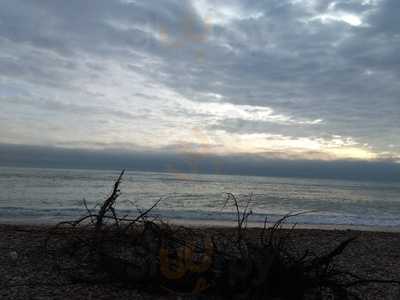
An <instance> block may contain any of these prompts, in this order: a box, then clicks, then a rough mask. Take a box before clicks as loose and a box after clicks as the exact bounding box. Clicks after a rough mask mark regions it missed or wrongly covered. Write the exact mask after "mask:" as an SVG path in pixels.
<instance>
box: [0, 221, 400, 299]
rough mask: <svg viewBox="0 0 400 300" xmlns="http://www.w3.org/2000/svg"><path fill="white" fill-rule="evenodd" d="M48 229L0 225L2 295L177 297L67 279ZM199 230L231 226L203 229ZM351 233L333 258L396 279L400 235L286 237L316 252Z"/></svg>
mask: <svg viewBox="0 0 400 300" xmlns="http://www.w3.org/2000/svg"><path fill="white" fill-rule="evenodd" d="M49 229H50V226H49V225H26V224H25V225H11V224H6V225H5V224H4V225H0V252H1V255H0V298H1V299H177V296H176V295H174V294H168V293H166V294H162V295H159V294H155V295H152V294H149V293H143V292H139V291H136V290H132V289H124V288H121V287H119V286H116V285H93V284H85V283H74V282H69V281H68V279H67V278H63V276H62V275H60V273H59V272H58V271H57V270H56V269H55V268H54V261H52V259H51V258H50V257H49V256H48V255H47V254H46V251H45V248H44V241H45V239H46V237H47V236H48V234H49ZM202 230H208V231H214V230H217V231H232V230H234V229H233V228H226V227H205V228H203V229H202ZM260 230H261V229H260V228H249V229H248V232H247V233H248V234H249V235H250V236H252V237H253V238H254V239H255V238H256V237H257V236H258V234H259V233H260ZM283 231H285V230H283ZM354 236H356V237H357V239H356V240H355V241H353V242H352V243H351V244H350V245H349V246H348V247H347V248H346V249H345V250H344V252H343V254H342V255H340V256H338V257H337V259H336V264H337V265H338V266H339V267H340V268H341V269H343V270H347V271H351V272H352V273H355V274H357V275H359V276H362V277H364V278H374V279H394V280H399V279H400V234H399V233H397V232H379V231H358V230H322V229H296V230H294V231H293V233H292V234H291V237H290V239H291V241H293V245H295V247H296V249H297V250H298V251H299V252H302V251H304V250H306V249H309V250H311V251H314V252H315V253H317V254H318V253H325V252H327V251H329V250H332V248H334V247H335V246H336V245H337V244H339V243H340V242H341V241H344V240H345V239H347V238H350V237H354ZM358 291H359V293H360V294H361V295H362V296H363V299H386V300H390V299H399V296H400V290H399V287H398V286H396V285H393V284H376V283H375V284H370V285H368V286H365V287H362V288H360V289H359V290H358ZM188 299H192V298H190V297H189V298H188Z"/></svg>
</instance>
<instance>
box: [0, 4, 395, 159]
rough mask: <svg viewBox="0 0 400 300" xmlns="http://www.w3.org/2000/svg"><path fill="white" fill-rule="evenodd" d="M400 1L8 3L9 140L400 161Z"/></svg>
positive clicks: (3, 115)
mask: <svg viewBox="0 0 400 300" xmlns="http://www.w3.org/2000/svg"><path fill="white" fill-rule="evenodd" d="M399 9H400V1H398V0H346V1H344V0H338V1H330V0H303V1H300V0H266V1H260V0H246V1H244V0H242V1H238V0H229V1H225V0H219V1H212V0H187V1H183V0H162V1H161V0H157V1H155V0H146V1H145V0H97V1H89V0H69V1H61V0H56V1H55V0H30V1H22V0H2V1H0V103H1V110H0V144H2V145H3V148H4V149H11V148H7V147H8V146H10V147H11V146H13V147H14V146H18V145H20V147H22V148H20V149H25V148H26V147H37V148H35V149H44V148H46V147H47V148H46V149H64V150H65V149H67V150H74V149H79V150H80V151H105V152H110V151H111V152H112V151H114V152H115V153H118V152H121V151H122V152H124V153H128V152H130V151H131V152H132V153H138V152H140V153H164V154H168V155H169V154H171V155H179V154H180V153H184V154H188V153H194V154H196V155H203V156H210V157H214V156H220V157H248V158H251V157H257V158H259V157H261V158H265V159H267V160H271V159H272V160H273V159H277V160H285V161H286V160H291V161H325V162H335V161H337V162H340V161H363V162H373V163H381V162H382V163H384V164H387V163H392V164H395V165H396V164H399V163H400V81H399V79H400V56H399V53H400V18H398V12H399ZM24 147H25V148H24ZM41 147H44V148H41ZM3 148H2V149H3ZM12 149H14V148H12ZM64 150H63V151H64ZM21 151H22V150H21ZM60 151H61V150H60ZM22 152H23V151H22ZM2 153H3V152H2ZM5 160H6V159H5V158H4V156H3V159H2V161H3V162H4V161H5Z"/></svg>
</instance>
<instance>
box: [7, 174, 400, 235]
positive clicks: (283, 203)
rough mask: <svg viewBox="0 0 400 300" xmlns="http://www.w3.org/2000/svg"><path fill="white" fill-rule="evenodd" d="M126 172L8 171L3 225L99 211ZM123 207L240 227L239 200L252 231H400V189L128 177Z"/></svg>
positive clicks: (123, 211)
mask: <svg viewBox="0 0 400 300" xmlns="http://www.w3.org/2000/svg"><path fill="white" fill-rule="evenodd" d="M119 173H120V171H110V170H66V169H39V168H10V167H0V223H38V224H54V223H57V222H59V221H65V220H74V219H77V218H79V217H80V216H82V215H85V214H86V213H87V211H86V208H85V206H84V204H83V202H84V201H83V199H85V201H86V203H87V206H88V208H89V209H90V210H91V211H93V212H95V211H96V210H97V209H98V208H99V204H101V203H102V202H103V201H104V200H105V199H106V198H107V196H109V195H110V193H111V190H112V187H113V184H114V182H115V180H116V178H117V177H118V175H119ZM120 188H121V195H120V197H119V198H118V200H117V203H116V212H117V214H118V215H120V216H136V215H137V214H138V213H140V212H142V211H144V210H146V209H148V208H150V207H151V206H152V205H153V204H154V203H155V202H156V201H158V200H159V199H161V200H160V202H159V204H158V205H157V206H156V207H155V208H154V209H153V210H152V211H151V212H150V217H161V218H163V219H164V220H166V221H168V222H169V221H170V222H174V221H177V222H178V223H179V222H184V223H188V224H190V223H193V224H200V225H210V224H211V225H212V224H224V222H225V223H226V224H235V220H236V219H237V214H236V208H235V206H234V205H233V204H234V203H233V201H226V200H227V195H228V193H232V194H233V195H235V197H236V198H237V199H238V203H239V206H240V207H239V208H240V210H241V211H243V210H244V208H245V207H246V206H247V205H248V209H247V211H248V212H249V213H251V214H250V215H249V217H248V222H249V224H253V225H255V226H261V225H262V224H263V223H264V221H265V220H266V219H267V221H268V222H275V221H276V220H278V219H279V218H281V217H282V216H284V215H286V214H297V213H300V214H299V215H297V216H293V217H291V218H289V220H288V222H289V223H293V224H294V223H296V224H299V225H309V226H316V227H318V226H320V225H330V226H367V227H368V226H370V227H377V226H378V227H386V228H394V229H399V228H400V183H399V182H396V183H389V182H387V183H383V182H368V181H347V180H331V179H306V178H277V177H259V176H238V175H206V174H183V173H157V172H138V171H131V170H127V172H126V173H125V175H124V177H123V181H122V183H121V187H120Z"/></svg>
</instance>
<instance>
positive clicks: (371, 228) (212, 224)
mask: <svg viewBox="0 0 400 300" xmlns="http://www.w3.org/2000/svg"><path fill="white" fill-rule="evenodd" d="M63 221H64V220H63ZM164 221H165V222H167V223H169V224H172V225H178V226H186V227H198V228H234V227H236V226H237V222H236V221H227V220H222V221H218V220H188V219H164ZM59 222H60V221H59V220H57V221H56V220H53V219H39V220H38V219H37V218H18V219H16V218H12V219H11V218H10V219H8V218H0V226H2V225H6V226H32V227H36V226H38V227H48V226H54V225H56V224H57V223H59ZM273 224H274V223H267V227H269V226H272V225H273ZM294 225H295V228H296V229H315V230H328V231H329V230H334V231H363V232H386V233H400V226H375V225H349V224H300V223H297V224H295V223H290V222H287V223H283V224H282V228H284V229H290V228H292V227H293V226H294ZM247 227H248V228H249V229H257V228H263V227H264V223H260V222H248V223H247Z"/></svg>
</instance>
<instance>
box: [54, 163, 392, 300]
mask: <svg viewBox="0 0 400 300" xmlns="http://www.w3.org/2000/svg"><path fill="white" fill-rule="evenodd" d="M123 174H124V171H123V172H122V173H121V175H120V176H119V178H118V179H117V181H116V182H115V184H114V187H113V190H112V193H111V195H110V196H109V197H108V198H107V199H106V200H105V201H104V202H103V204H102V205H101V207H100V209H99V211H98V213H92V211H91V210H90V209H89V208H88V207H87V205H86V202H84V205H85V207H86V209H87V215H85V216H83V217H82V218H80V219H78V220H75V221H70V222H62V223H59V224H58V225H57V226H55V227H54V229H53V230H52V232H51V234H50V236H49V239H48V240H47V249H48V251H49V254H51V255H52V257H54V258H55V266H56V268H57V269H58V270H60V272H62V273H63V275H66V276H68V278H70V280H72V281H76V282H85V283H96V284H98V283H110V282H113V283H118V284H122V286H123V287H127V288H129V287H130V288H137V289H142V290H148V291H151V292H157V291H158V292H162V291H168V292H170V293H175V294H180V295H208V297H211V296H212V297H218V298H227V299H288V300H289V299H306V298H307V299H360V298H359V296H357V295H355V294H354V293H353V292H352V290H351V289H350V288H351V287H354V286H357V285H363V284H369V283H371V282H375V283H376V282H379V283H392V284H398V282H397V281H379V280H365V279H363V278H361V277H359V276H356V275H354V274H351V273H349V272H346V271H341V270H338V269H337V268H336V266H335V264H334V260H335V258H336V257H337V256H339V255H341V253H342V252H343V251H344V249H345V248H346V247H347V246H348V245H349V244H350V243H351V242H352V241H353V240H354V238H351V239H348V240H344V241H343V242H342V243H340V244H339V245H337V247H336V248H335V249H332V251H331V252H329V253H328V254H325V255H322V256H317V255H315V254H313V253H311V252H309V251H306V252H305V253H303V254H302V255H300V256H298V255H294V254H293V253H292V252H291V251H289V250H288V248H287V241H288V240H290V237H289V235H290V233H291V230H289V231H287V232H288V233H287V234H285V235H284V234H282V224H283V222H284V221H285V220H286V219H287V218H290V217H291V215H287V216H285V217H283V218H282V219H281V220H279V221H278V222H276V223H275V224H274V225H273V226H272V227H267V220H266V221H265V225H264V229H263V230H262V232H261V236H260V238H259V239H258V240H254V239H252V240H251V239H246V237H245V236H246V224H247V219H248V217H249V216H250V214H251V211H249V210H248V207H249V205H248V203H247V204H246V206H245V208H244V209H243V211H241V210H240V207H239V201H238V199H237V198H236V197H235V196H234V195H233V194H228V196H227V202H226V203H225V204H228V203H229V202H231V203H233V205H234V207H235V208H236V212H237V222H238V225H237V230H236V233H235V234H233V235H232V234H223V233H222V232H219V231H215V232H213V233H211V232H210V231H205V230H199V229H192V228H186V227H182V226H172V225H169V224H167V223H165V222H163V221H162V220H159V219H155V218H150V217H149V212H150V211H151V210H152V209H153V208H154V207H155V206H156V205H157V204H158V203H159V201H157V202H156V203H155V204H154V205H153V206H152V207H150V208H149V209H148V210H146V211H144V212H139V213H138V215H137V216H135V217H132V218H130V217H119V216H118V214H117V212H116V211H115V209H114V204H115V202H116V201H117V199H118V197H119V195H120V189H119V187H120V184H121V182H122V177H123ZM59 235H62V236H64V237H65V236H67V237H68V238H67V239H66V243H61V244H60V242H59V239H57V237H59ZM324 295H325V296H324ZM327 295H328V296H327Z"/></svg>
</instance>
